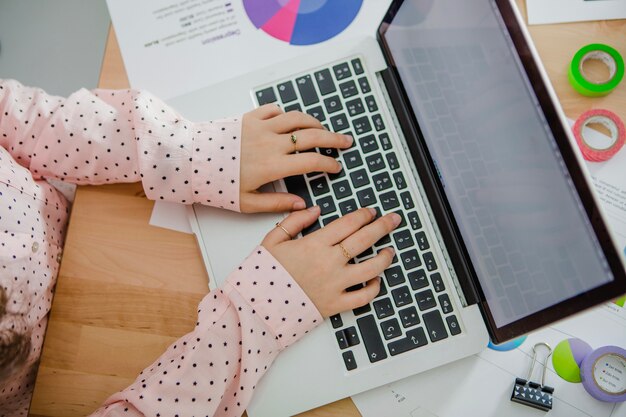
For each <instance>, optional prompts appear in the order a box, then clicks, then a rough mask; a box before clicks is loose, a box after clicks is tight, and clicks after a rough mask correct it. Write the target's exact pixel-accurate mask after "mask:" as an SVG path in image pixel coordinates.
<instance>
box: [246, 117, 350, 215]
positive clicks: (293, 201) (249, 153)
mask: <svg viewBox="0 0 626 417" xmlns="http://www.w3.org/2000/svg"><path fill="white" fill-rule="evenodd" d="M292 134H293V135H295V137H296V143H293V141H292V137H291V136H292ZM241 138H242V139H241V188H240V190H239V192H240V209H241V211H242V212H244V213H254V212H280V211H292V210H301V209H303V208H305V203H304V200H302V198H300V197H298V196H296V195H293V194H289V193H260V192H259V191H258V189H259V188H260V187H261V186H263V185H265V184H267V183H270V182H272V181H276V180H278V179H282V178H285V177H289V176H292V175H302V174H306V173H308V172H316V171H320V172H329V173H337V172H339V171H341V169H342V167H341V164H339V162H337V161H336V160H335V159H334V158H331V157H329V156H324V155H320V154H319V153H317V152H315V151H314V150H315V148H316V147H320V148H338V149H342V148H349V147H350V146H351V145H352V141H353V139H352V138H351V137H350V136H346V135H342V134H339V133H333V132H330V131H328V130H326V129H324V127H323V126H322V124H321V123H320V122H319V121H318V120H317V119H315V118H314V117H313V116H310V115H308V114H304V113H301V112H298V111H291V112H287V113H285V112H283V111H282V110H281V109H280V107H278V106H276V105H274V104H267V105H264V106H261V107H259V108H258V109H256V110H253V111H251V112H249V113H246V114H245V115H244V116H243V122H242V134H241ZM308 150H313V152H304V151H308ZM295 151H299V152H300V153H295Z"/></svg>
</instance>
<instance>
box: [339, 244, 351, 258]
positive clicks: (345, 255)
mask: <svg viewBox="0 0 626 417" xmlns="http://www.w3.org/2000/svg"><path fill="white" fill-rule="evenodd" d="M338 246H339V248H340V249H341V253H343V256H344V258H346V259H347V260H351V259H352V258H354V256H352V254H351V253H350V251H348V249H346V247H345V246H343V244H341V243H339V244H338Z"/></svg>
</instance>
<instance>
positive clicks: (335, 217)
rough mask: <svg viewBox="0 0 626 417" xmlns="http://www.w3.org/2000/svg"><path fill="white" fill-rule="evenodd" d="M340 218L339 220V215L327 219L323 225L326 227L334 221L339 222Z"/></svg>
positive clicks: (323, 221)
mask: <svg viewBox="0 0 626 417" xmlns="http://www.w3.org/2000/svg"><path fill="white" fill-rule="evenodd" d="M338 218H339V216H337V215H334V216H330V217H326V218H324V219H322V223H324V226H326V225H328V224H329V223H332V222H333V221H335V220H337V219H338Z"/></svg>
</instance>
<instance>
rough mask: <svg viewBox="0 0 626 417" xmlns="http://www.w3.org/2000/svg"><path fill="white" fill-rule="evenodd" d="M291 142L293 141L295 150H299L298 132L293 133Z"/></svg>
mask: <svg viewBox="0 0 626 417" xmlns="http://www.w3.org/2000/svg"><path fill="white" fill-rule="evenodd" d="M291 143H293V151H294V152H297V151H298V137H297V136H296V132H293V133H292V134H291Z"/></svg>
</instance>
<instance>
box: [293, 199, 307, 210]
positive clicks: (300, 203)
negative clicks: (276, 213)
mask: <svg viewBox="0 0 626 417" xmlns="http://www.w3.org/2000/svg"><path fill="white" fill-rule="evenodd" d="M305 208H306V204H304V201H296V202H295V203H293V209H294V210H304V209H305Z"/></svg>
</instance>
